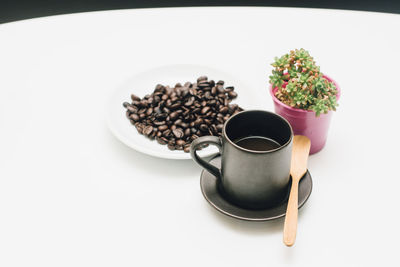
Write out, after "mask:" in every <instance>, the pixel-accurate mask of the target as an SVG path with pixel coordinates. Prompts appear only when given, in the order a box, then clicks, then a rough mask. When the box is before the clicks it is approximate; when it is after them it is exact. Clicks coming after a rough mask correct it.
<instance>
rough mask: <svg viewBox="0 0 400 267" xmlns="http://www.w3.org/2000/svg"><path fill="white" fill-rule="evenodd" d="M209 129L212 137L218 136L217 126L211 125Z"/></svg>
mask: <svg viewBox="0 0 400 267" xmlns="http://www.w3.org/2000/svg"><path fill="white" fill-rule="evenodd" d="M210 129H211V131H212V132H213V134H212V135H217V134H218V129H217V126H215V124H213V125H211V126H210Z"/></svg>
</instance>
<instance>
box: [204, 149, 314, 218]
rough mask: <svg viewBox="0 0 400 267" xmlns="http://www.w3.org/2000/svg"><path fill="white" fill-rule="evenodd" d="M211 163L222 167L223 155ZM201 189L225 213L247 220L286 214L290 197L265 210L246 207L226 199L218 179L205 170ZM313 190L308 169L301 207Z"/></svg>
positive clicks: (301, 193)
mask: <svg viewBox="0 0 400 267" xmlns="http://www.w3.org/2000/svg"><path fill="white" fill-rule="evenodd" d="M210 163H212V164H213V165H215V166H217V167H220V166H221V157H220V156H217V157H215V158H213V159H212V160H210ZM200 186H201V191H202V193H203V195H204V197H205V198H206V200H207V201H208V202H209V203H210V204H211V206H213V207H214V208H216V209H217V210H218V211H220V212H222V213H223V214H225V215H228V216H231V217H234V218H237V219H241V220H246V221H268V220H273V219H277V218H280V217H283V216H285V214H286V207H287V201H288V199H285V200H284V201H283V202H282V203H281V204H279V205H278V206H276V207H272V208H268V209H263V210H249V209H244V208H241V207H238V206H235V205H234V204H231V203H230V202H228V201H227V200H225V199H224V198H223V197H222V196H221V194H220V193H219V191H218V187H217V179H216V178H215V177H214V176H213V175H212V174H210V173H209V172H208V171H206V170H203V172H202V173H201V179H200ZM311 190H312V180H311V175H310V172H309V171H307V173H306V174H305V176H304V177H303V178H302V179H301V180H300V183H299V208H300V207H302V206H303V205H304V203H305V202H306V201H307V199H308V197H309V196H310V194H311Z"/></svg>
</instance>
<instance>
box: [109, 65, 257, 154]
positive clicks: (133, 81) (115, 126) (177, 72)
mask: <svg viewBox="0 0 400 267" xmlns="http://www.w3.org/2000/svg"><path fill="white" fill-rule="evenodd" d="M202 75H206V76H208V78H209V79H213V80H215V81H218V80H223V81H225V86H231V85H232V86H234V87H235V91H236V92H237V93H238V97H237V98H236V99H235V100H234V101H233V103H237V104H239V105H240V106H241V107H243V108H246V105H244V103H251V100H252V99H253V100H254V99H255V98H254V97H252V96H251V95H249V92H250V90H246V88H245V87H244V86H243V85H242V84H241V83H240V82H239V81H238V80H237V79H235V78H234V77H232V76H230V75H229V74H226V73H224V72H222V71H219V70H216V69H212V68H209V67H205V66H198V65H168V66H162V67H157V68H153V69H150V70H147V71H144V72H142V73H139V74H136V75H134V76H133V77H131V78H130V79H129V80H127V81H126V82H124V83H123V84H121V86H119V87H118V88H116V91H115V92H114V94H113V95H112V96H111V98H110V101H109V102H108V106H107V120H108V126H109V128H110V130H111V132H112V133H113V134H114V135H115V136H116V137H117V138H118V139H119V140H120V141H121V142H123V143H124V144H126V145H127V146H129V147H131V148H133V149H135V150H137V151H140V152H142V153H145V154H148V155H151V156H155V157H159V158H167V159H190V158H191V157H190V153H185V152H183V151H180V150H175V151H171V150H169V149H168V148H167V146H166V145H160V144H158V143H157V141H155V140H150V139H148V138H146V137H145V136H143V135H141V134H139V133H138V132H137V130H136V128H135V127H134V126H133V125H132V124H131V123H130V122H129V120H128V119H127V118H126V116H125V108H124V107H123V106H122V103H123V102H125V101H127V102H131V98H130V95H131V94H132V93H134V94H135V95H137V96H139V97H144V96H145V95H146V94H149V93H151V92H153V90H154V88H155V86H156V85H157V84H159V83H160V84H163V85H170V86H172V87H173V86H174V85H175V84H176V83H178V82H180V83H182V84H184V83H185V82H187V81H190V82H195V81H196V80H197V78H198V77H200V76H202ZM217 152H218V149H217V148H216V147H212V146H210V147H207V148H205V149H203V150H202V151H199V152H198V153H199V156H202V157H206V156H211V155H213V154H215V153H217Z"/></svg>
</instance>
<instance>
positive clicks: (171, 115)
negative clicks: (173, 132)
mask: <svg viewBox="0 0 400 267" xmlns="http://www.w3.org/2000/svg"><path fill="white" fill-rule="evenodd" d="M178 115H179V114H178V112H176V111H174V112H172V113H171V114H169V117H170V118H171V120H175V119H176V118H177V117H178Z"/></svg>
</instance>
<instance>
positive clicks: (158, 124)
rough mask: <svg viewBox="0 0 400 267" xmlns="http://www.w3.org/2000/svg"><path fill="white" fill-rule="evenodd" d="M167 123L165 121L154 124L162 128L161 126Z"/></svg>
mask: <svg viewBox="0 0 400 267" xmlns="http://www.w3.org/2000/svg"><path fill="white" fill-rule="evenodd" d="M165 123H166V122H165V121H154V122H153V124H154V125H155V126H161V125H164V124H165Z"/></svg>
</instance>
